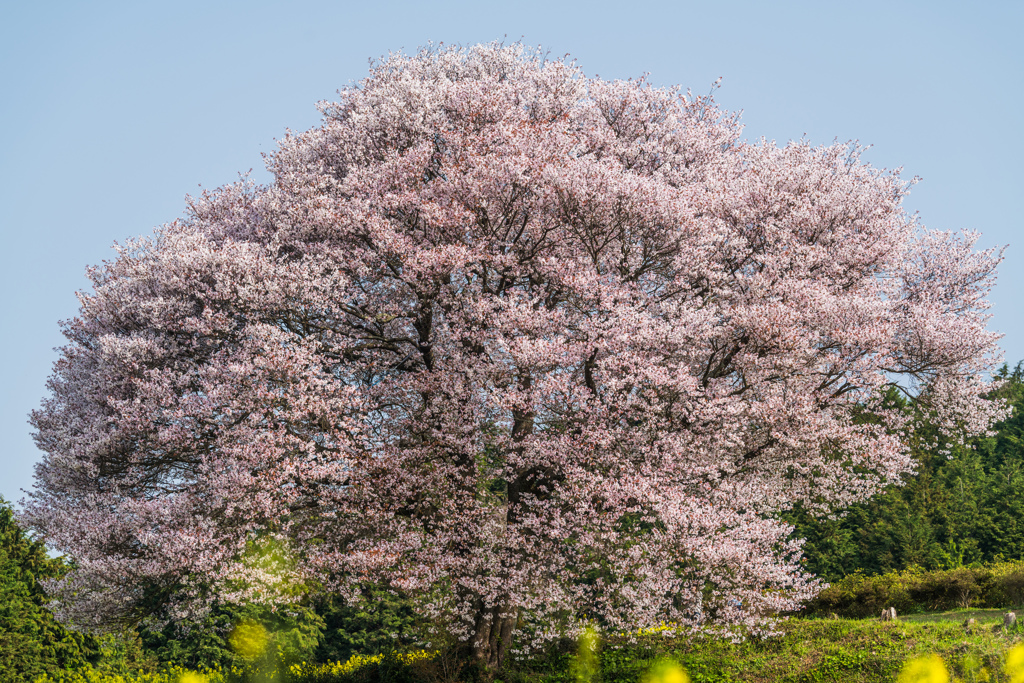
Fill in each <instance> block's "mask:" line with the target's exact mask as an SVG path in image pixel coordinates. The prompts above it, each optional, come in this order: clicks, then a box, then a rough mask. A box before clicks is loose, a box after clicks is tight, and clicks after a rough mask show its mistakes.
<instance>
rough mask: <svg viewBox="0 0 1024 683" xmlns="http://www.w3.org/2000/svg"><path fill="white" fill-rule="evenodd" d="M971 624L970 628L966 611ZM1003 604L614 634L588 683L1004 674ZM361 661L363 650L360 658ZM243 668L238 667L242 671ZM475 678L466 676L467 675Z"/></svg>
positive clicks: (209, 682)
mask: <svg viewBox="0 0 1024 683" xmlns="http://www.w3.org/2000/svg"><path fill="white" fill-rule="evenodd" d="M969 617H970V618H974V619H976V620H977V624H976V625H975V626H974V628H973V629H971V630H970V631H968V630H967V629H965V628H964V627H963V626H962V623H963V621H964V620H965V619H966V618H969ZM1001 623H1002V612H1001V611H1000V610H991V609H990V610H969V611H967V610H965V611H953V612H943V613H934V614H927V615H914V616H912V617H908V618H906V619H900V620H898V621H896V622H881V621H878V620H877V619H838V618H837V619H807V618H797V619H791V620H789V621H787V622H785V623H784V624H782V626H781V631H782V634H781V635H780V636H777V637H773V638H764V639H748V640H746V641H743V642H739V643H732V642H729V641H728V640H722V639H715V638H708V637H683V636H675V635H672V634H671V632H667V631H666V632H658V633H651V634H645V635H640V636H632V637H631V636H614V637H611V638H608V639H607V640H605V641H604V642H602V643H601V644H600V649H599V652H598V657H597V666H596V671H594V672H593V674H592V675H591V676H589V680H590V681H591V682H592V683H619V682H621V683H635V682H638V681H643V680H644V679H645V675H646V674H647V672H648V671H650V670H651V669H652V667H654V666H655V665H656V664H657V663H658V662H660V661H662V660H664V659H666V658H670V659H673V660H675V661H677V662H679V663H680V664H681V665H682V666H683V668H684V669H685V670H686V671H687V672H688V674H689V677H690V680H691V681H692V682H693V683H726V682H732V683H735V682H739V681H745V682H750V683H817V682H826V681H837V682H838V681H841V682H842V683H859V682H863V683H875V682H878V683H882V682H889V681H894V680H896V679H897V676H898V675H899V673H900V671H901V669H902V668H903V667H904V665H905V664H906V662H908V661H909V660H912V659H915V658H917V657H921V656H924V655H930V654H937V655H939V656H940V657H941V658H942V660H943V662H944V663H945V664H946V666H947V667H948V668H949V670H950V672H951V673H952V674H953V677H954V678H953V680H959V681H963V683H975V682H980V681H992V682H995V681H1010V677H1009V676H1008V675H1007V674H1006V673H1005V672H1004V663H1005V659H1006V654H1007V652H1008V651H1009V650H1010V649H1011V648H1012V647H1014V646H1016V645H1017V644H1019V643H1020V642H1021V641H1022V640H1024V629H1021V628H1019V627H1018V628H1015V629H1013V630H1011V631H1009V632H1006V631H1004V630H1003V629H1002V628H1001ZM575 649H576V648H575V646H574V645H573V644H570V643H565V644H563V646H562V647H561V648H558V647H553V648H552V649H551V651H549V652H547V653H545V654H543V655H540V656H535V657H532V658H528V659H523V660H520V661H517V662H515V663H513V665H512V666H511V667H509V668H508V669H507V670H506V671H504V672H502V673H501V674H500V676H499V678H498V680H499V681H501V683H563V682H564V683H570V682H571V683H583V681H586V679H587V678H588V677H584V678H582V679H581V678H580V677H579V673H580V669H579V667H578V666H577V665H576V663H575V662H576V658H577V655H576V652H575ZM362 661H363V662H367V658H363V660H362ZM451 664H452V663H451V661H450V660H447V659H446V658H445V657H444V656H443V655H439V656H435V657H434V658H432V659H423V658H417V659H415V660H414V661H412V663H411V664H403V663H402V662H401V661H400V660H396V659H391V660H390V661H389V660H388V659H387V658H385V660H384V661H380V659H379V658H377V661H376V662H375V661H374V660H373V659H370V660H369V662H368V663H367V664H365V665H363V666H336V667H307V668H306V673H305V674H304V675H302V674H299V670H300V669H299V668H296V669H293V673H292V674H289V673H288V672H287V671H283V670H282V671H277V672H276V673H275V674H274V675H273V676H266V675H260V676H252V675H249V676H247V675H244V674H241V675H236V676H224V675H212V676H209V677H194V678H192V677H188V676H185V677H182V672H181V671H180V670H178V671H175V672H173V673H171V674H169V675H153V674H150V675H146V676H143V677H140V678H139V679H134V678H133V677H131V676H116V677H114V676H102V675H93V676H79V675H65V676H60V675H57V676H54V677H50V678H48V679H47V680H48V681H56V682H60V683H72V682H74V683H78V682H80V681H89V683H129V682H131V681H135V680H138V681H145V682H147V683H178V682H179V681H189V682H190V683H200V681H205V683H222V682H225V681H232V680H239V681H250V682H252V683H255V682H256V681H258V680H268V681H269V680H273V681H283V682H288V681H291V682H293V683H300V682H301V683H387V682H394V683H412V682H413V681H426V682H428V683H442V682H443V681H446V680H452V677H453V676H454V677H458V678H462V679H465V678H467V674H469V672H467V671H458V670H457V669H452V668H451ZM239 674H240V672H239ZM469 677H470V678H471V676H469Z"/></svg>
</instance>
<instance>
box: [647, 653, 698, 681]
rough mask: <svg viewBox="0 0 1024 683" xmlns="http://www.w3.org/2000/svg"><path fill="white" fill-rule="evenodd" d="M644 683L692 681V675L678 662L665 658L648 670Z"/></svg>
mask: <svg viewBox="0 0 1024 683" xmlns="http://www.w3.org/2000/svg"><path fill="white" fill-rule="evenodd" d="M644 683H690V677H689V676H688V675H687V674H686V671H684V670H683V667H681V666H679V664H678V663H676V662H674V661H672V660H671V659H663V660H661V661H660V662H658V663H657V664H655V665H654V666H652V667H651V670H650V671H648V672H647V675H646V676H644Z"/></svg>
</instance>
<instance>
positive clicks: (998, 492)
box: [788, 364, 1024, 581]
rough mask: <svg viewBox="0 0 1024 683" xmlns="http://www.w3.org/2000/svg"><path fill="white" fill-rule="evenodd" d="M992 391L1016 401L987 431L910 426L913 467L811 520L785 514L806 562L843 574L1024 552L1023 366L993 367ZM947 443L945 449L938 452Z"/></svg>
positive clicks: (830, 574)
mask: <svg viewBox="0 0 1024 683" xmlns="http://www.w3.org/2000/svg"><path fill="white" fill-rule="evenodd" d="M1001 375H1002V377H1003V379H1005V380H1006V382H1005V384H1004V385H1003V387H1002V388H1000V389H999V390H998V391H997V392H996V396H998V397H999V398H1003V399H1006V400H1007V401H1008V402H1009V403H1010V404H1011V405H1012V406H1013V408H1014V413H1013V416H1012V417H1010V418H1009V419H1008V420H1006V421H1005V422H1003V423H1001V424H999V425H997V427H996V430H997V432H998V433H997V435H996V436H994V437H987V438H980V439H976V440H975V441H974V442H973V443H971V444H970V447H964V446H958V445H955V444H945V443H941V442H940V443H939V445H938V447H935V446H934V445H933V442H934V441H935V440H936V435H935V434H934V430H932V429H931V428H929V427H925V428H923V429H921V430H920V431H919V433H917V434H915V436H914V440H913V443H912V454H913V456H914V458H915V460H916V461H917V462H918V472H917V474H915V475H913V476H910V477H908V478H907V481H906V486H903V487H892V488H890V489H888V490H886V491H884V492H882V493H881V494H879V495H877V496H875V497H874V498H872V499H871V500H869V501H867V502H865V503H862V504H858V505H854V506H851V507H850V508H849V509H847V510H845V511H841V513H842V516H840V517H839V518H837V519H831V520H828V519H825V520H822V519H815V518H814V517H812V516H811V515H809V514H807V513H806V512H804V511H803V510H800V509H797V510H795V511H793V512H792V513H791V514H790V515H789V516H788V519H789V520H790V521H791V522H793V523H794V524H795V525H796V527H797V529H796V532H795V534H794V535H795V536H798V537H802V538H805V539H806V544H805V546H804V552H805V555H806V558H807V568H808V569H809V570H811V571H812V572H814V573H816V574H817V575H819V576H821V577H823V578H825V579H827V580H829V581H836V580H839V579H841V578H842V577H843V576H845V575H847V574H853V573H855V572H863V573H866V574H880V573H884V572H889V571H894V570H900V569H906V568H908V567H913V566H919V567H923V568H925V569H955V568H958V567H963V566H969V565H972V564H979V563H991V562H998V561H1001V560H1013V559H1024V369H1022V366H1021V364H1018V365H1017V367H1016V368H1015V369H1013V370H1012V371H1010V370H1009V369H1008V368H1005V367H1004V369H1003V370H1002V371H1001ZM943 451H948V454H947V453H945V452H943Z"/></svg>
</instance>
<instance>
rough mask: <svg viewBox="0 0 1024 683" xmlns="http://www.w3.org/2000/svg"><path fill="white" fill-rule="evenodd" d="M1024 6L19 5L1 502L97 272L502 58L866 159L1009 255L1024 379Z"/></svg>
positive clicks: (925, 217)
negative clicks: (67, 322)
mask: <svg viewBox="0 0 1024 683" xmlns="http://www.w3.org/2000/svg"><path fill="white" fill-rule="evenodd" d="M1022 33H1024V2H1021V1H1017V0H1013V1H1010V0H1007V1H1004V2H984V1H979V2H971V3H965V2H943V1H940V0H925V1H922V2H900V1H899V0H889V1H888V2H871V1H863V0H858V1H857V2H826V1H822V0H816V1H814V2H782V1H776V2H768V1H764V0H762V1H756V2H724V1H716V2H706V1H705V2H699V3H698V2H686V1H684V0H667V1H663V2H644V1H642V0H633V1H632V2H624V1H623V2H601V1H598V0H582V1H578V2H559V1H558V0H545V1H543V2H534V1H528V2H521V1H512V2H501V3H490V2H481V1H479V0H478V1H475V2H441V1H428V0H421V1H419V2H387V1H384V0H377V1H375V2H368V1H364V2H358V3H356V2H301V1H290V2H279V3H269V2H259V1H257V0H247V1H246V2H237V3H229V2H216V1H215V0H205V1H203V2H191V1H182V0H175V1H174V2H163V3H155V2H154V3H151V2H146V3H142V2H123V3H113V2H102V1H97V0H90V1H89V2H84V1H83V2H77V3H71V2H45V3H44V2H28V1H27V0H22V1H21V2H16V1H15V0H3V1H2V2H0V131H2V134H3V143H2V147H0V235H2V243H0V244H2V247H0V283H2V284H0V286H2V290H0V291H2V292H3V295H2V296H0V368H2V369H0V373H2V374H0V434H2V441H0V443H2V448H0V494H2V495H3V496H4V497H6V498H7V499H8V500H17V499H18V498H20V497H21V496H22V495H23V494H22V493H21V489H25V488H29V487H30V486H31V481H32V465H33V463H34V462H36V460H37V459H38V457H39V453H38V451H37V450H36V449H35V446H34V445H33V443H32V440H31V436H30V428H29V426H28V424H27V423H26V419H27V415H28V412H29V411H30V410H32V409H33V408H35V407H36V406H37V405H38V404H39V401H40V399H41V398H42V397H43V396H44V395H45V393H46V388H45V383H46V378H47V376H48V375H49V373H50V366H51V364H52V363H53V361H54V359H55V358H56V354H55V352H54V351H53V348H54V347H56V346H59V345H60V344H61V343H62V338H61V336H60V334H59V330H58V325H57V323H58V321H59V320H62V319H66V318H69V317H72V316H74V314H75V312H76V310H77V301H76V299H75V295H74V293H75V291H76V290H79V289H82V288H84V287H85V286H86V280H85V278H84V275H83V274H84V270H85V267H86V266H87V265H89V264H98V263H100V262H101V261H103V260H104V259H109V258H111V257H112V254H113V252H112V251H111V250H110V247H111V245H112V244H113V242H114V241H123V240H124V239H126V238H128V237H132V236H137V235H143V234H147V233H149V232H150V231H151V230H152V228H153V227H154V226H156V225H159V224H162V223H165V222H168V221H170V220H173V219H174V218H176V217H177V216H179V215H181V212H182V208H183V207H184V196H185V195H186V194H187V193H196V192H197V191H198V190H199V187H200V185H201V186H203V187H215V186H218V185H221V184H224V183H227V182H231V181H233V180H235V179H236V178H237V177H238V173H239V172H245V171H248V170H249V169H252V170H253V177H254V178H255V179H256V180H258V181H264V180H267V179H268V174H267V173H266V171H265V170H264V169H263V161H262V157H261V154H263V153H265V152H268V151H270V150H272V149H273V148H274V144H275V143H274V140H275V138H279V137H281V136H282V134H283V133H284V131H285V129H286V128H291V129H293V130H301V129H305V128H309V127H311V126H313V125H314V124H316V122H317V120H318V115H317V112H316V110H315V108H314V104H315V102H317V101H318V100H322V99H329V98H331V97H332V96H333V95H334V93H335V91H336V90H337V89H338V88H339V87H341V86H343V85H345V84H347V83H349V82H351V81H354V80H358V79H360V78H362V77H363V76H364V75H365V74H366V71H367V62H368V60H369V59H370V58H371V57H380V56H382V55H384V54H386V53H387V52H388V51H397V50H405V51H412V50H415V49H416V47H417V46H419V45H423V44H426V43H427V42H428V41H433V42H435V43H436V42H444V43H448V44H450V43H463V44H471V43H478V42H488V41H492V40H496V39H499V40H500V39H502V38H506V39H508V40H511V41H514V40H519V39H522V41H523V42H525V43H527V44H529V45H541V46H543V47H544V48H547V49H550V51H551V53H552V55H556V56H560V55H563V54H566V53H568V54H570V55H572V56H573V57H575V58H576V59H577V60H578V62H579V64H580V65H581V66H582V67H583V69H584V70H585V72H586V73H587V74H588V75H593V74H596V75H600V76H602V77H605V78H628V77H632V76H638V75H640V74H642V73H644V72H649V73H650V79H651V80H652V81H653V82H654V83H656V84H661V85H672V84H682V85H683V86H686V87H691V88H693V90H694V91H696V92H701V93H703V92H706V91H707V90H708V89H709V87H710V85H711V83H713V82H714V81H715V79H716V78H718V77H719V76H721V77H723V82H722V87H721V89H720V90H719V91H718V93H717V99H718V101H719V102H720V103H722V104H723V105H724V106H725V107H726V108H728V109H731V110H739V109H742V110H743V117H742V121H743V122H744V123H745V124H746V129H745V136H746V137H749V138H758V137H761V136H765V137H767V138H772V139H775V140H777V141H779V142H780V143H781V142H785V141H787V140H790V139H794V138H800V137H802V136H806V137H807V138H808V139H809V140H810V141H812V142H814V143H822V144H824V143H829V142H831V141H832V140H834V139H836V138H838V139H840V140H848V139H857V140H860V141H861V142H862V143H864V144H870V145H873V148H872V149H871V150H870V151H869V153H868V154H867V159H868V160H869V161H870V162H871V163H873V164H875V165H877V166H883V167H888V168H893V167H897V166H902V167H904V173H905V174H906V175H907V176H908V177H912V176H915V175H917V176H921V178H922V179H923V180H922V182H921V183H920V184H919V185H918V186H917V187H916V188H915V189H914V191H913V193H912V195H911V197H910V198H909V200H908V201H907V206H908V208H909V209H910V210H911V211H917V212H919V213H920V215H921V219H922V221H923V222H924V224H925V225H927V226H928V227H931V228H938V229H957V230H959V229H971V230H977V231H979V232H981V233H982V238H981V243H982V245H983V246H992V245H1009V249H1008V250H1007V255H1006V261H1005V262H1004V264H1003V267H1002V269H1001V271H1000V273H1001V274H1000V281H999V284H998V286H997V288H996V291H995V293H994V296H993V297H992V298H993V301H994V302H995V307H994V310H993V314H994V316H993V320H992V324H991V327H992V328H993V329H996V330H999V331H1000V332H1002V333H1004V334H1005V335H1006V336H1005V338H1004V339H1003V348H1004V350H1005V352H1006V359H1007V360H1008V361H1010V362H1016V361H1018V360H1021V359H1024V321H1022V317H1021V313H1022V311H1024V304H1022V298H1024V219H1022V217H1021V216H1022V212H1021V210H1020V204H1021V200H1022V199H1024V170H1022V168H1024V164H1022V161H1024V133H1022V123H1024V115H1022V105H1024V40H1022V38H1021V35H1022Z"/></svg>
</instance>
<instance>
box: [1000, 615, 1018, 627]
mask: <svg viewBox="0 0 1024 683" xmlns="http://www.w3.org/2000/svg"><path fill="white" fill-rule="evenodd" d="M1016 623H1017V614H1016V613H1015V612H1007V613H1006V614H1004V615H1003V626H1004V627H1006V628H1013V626H1014V624H1016Z"/></svg>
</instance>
